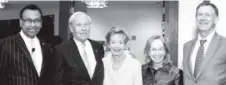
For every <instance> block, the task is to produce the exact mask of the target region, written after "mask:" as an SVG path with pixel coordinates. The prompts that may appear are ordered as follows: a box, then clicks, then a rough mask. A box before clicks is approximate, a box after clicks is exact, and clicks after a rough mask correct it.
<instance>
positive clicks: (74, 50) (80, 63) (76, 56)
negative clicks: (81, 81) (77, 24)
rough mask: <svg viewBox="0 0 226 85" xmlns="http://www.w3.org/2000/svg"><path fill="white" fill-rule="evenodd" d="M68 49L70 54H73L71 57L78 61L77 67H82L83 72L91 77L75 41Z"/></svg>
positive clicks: (72, 41) (71, 41)
mask: <svg viewBox="0 0 226 85" xmlns="http://www.w3.org/2000/svg"><path fill="white" fill-rule="evenodd" d="M68 48H69V54H71V56H72V57H73V58H74V60H75V61H76V62H75V63H76V64H77V65H76V66H78V67H80V68H81V69H82V70H83V72H85V73H86V74H87V76H89V73H88V71H87V69H86V66H85V64H84V62H83V60H82V57H81V55H80V53H79V50H78V47H77V45H76V43H75V42H74V40H73V39H71V40H70V43H69V45H68Z"/></svg>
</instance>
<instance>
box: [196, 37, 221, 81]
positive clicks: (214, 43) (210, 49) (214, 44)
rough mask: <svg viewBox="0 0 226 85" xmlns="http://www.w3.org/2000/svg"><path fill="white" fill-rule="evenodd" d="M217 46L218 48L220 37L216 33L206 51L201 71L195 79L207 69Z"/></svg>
mask: <svg viewBox="0 0 226 85" xmlns="http://www.w3.org/2000/svg"><path fill="white" fill-rule="evenodd" d="M219 46H220V36H219V35H218V34H217V33H215V35H214V36H213V38H212V40H211V42H210V45H209V47H208V49H207V51H206V54H205V57H204V60H203V63H202V66H201V69H200V71H199V72H198V74H197V79H198V78H199V77H200V75H201V74H202V72H203V70H204V69H205V67H207V65H208V62H209V60H210V59H211V58H212V57H213V56H214V54H215V53H216V51H217V49H218V48H219Z"/></svg>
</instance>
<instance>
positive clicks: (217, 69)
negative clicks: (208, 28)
mask: <svg viewBox="0 0 226 85" xmlns="http://www.w3.org/2000/svg"><path fill="white" fill-rule="evenodd" d="M196 41H197V39H194V40H191V41H189V42H187V43H186V44H185V45H184V58H183V71H184V72H183V73H184V75H183V76H184V85H194V84H195V85H226V38H224V37H222V36H220V35H218V34H217V33H215V34H214V36H213V38H212V40H211V42H210V44H209V47H208V49H207V51H206V53H205V57H204V60H203V62H202V66H201V69H200V71H199V73H198V74H197V77H196V78H195V77H194V75H193V74H192V70H191V68H192V67H191V58H190V56H191V53H192V52H193V49H194V46H195V42H196Z"/></svg>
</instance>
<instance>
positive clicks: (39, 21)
mask: <svg viewBox="0 0 226 85" xmlns="http://www.w3.org/2000/svg"><path fill="white" fill-rule="evenodd" d="M21 20H22V21H24V22H25V23H29V24H31V23H34V24H41V23H42V19H40V20H38V19H34V20H31V19H22V18H21Z"/></svg>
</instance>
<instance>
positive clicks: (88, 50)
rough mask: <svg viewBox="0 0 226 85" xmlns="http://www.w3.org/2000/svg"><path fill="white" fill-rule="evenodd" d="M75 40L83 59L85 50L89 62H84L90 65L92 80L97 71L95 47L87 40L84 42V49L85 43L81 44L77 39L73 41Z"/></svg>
mask: <svg viewBox="0 0 226 85" xmlns="http://www.w3.org/2000/svg"><path fill="white" fill-rule="evenodd" d="M73 40H74V41H75V43H76V45H77V47H78V51H79V53H80V55H81V57H83V56H82V54H84V51H83V49H84V50H85V52H86V56H87V59H88V62H87V61H85V60H83V62H84V63H89V69H90V74H89V75H90V78H92V76H93V73H94V71H95V67H96V59H95V56H94V53H93V47H92V45H91V43H90V42H89V40H86V41H85V42H84V44H85V48H84V45H83V43H81V42H80V41H78V40H76V39H73ZM82 59H84V58H82Z"/></svg>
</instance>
